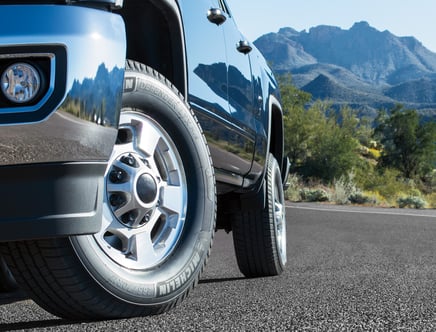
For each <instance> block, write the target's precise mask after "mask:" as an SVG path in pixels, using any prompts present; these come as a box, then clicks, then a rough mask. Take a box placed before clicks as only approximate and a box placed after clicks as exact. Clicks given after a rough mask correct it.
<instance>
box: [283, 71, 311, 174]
mask: <svg viewBox="0 0 436 332" xmlns="http://www.w3.org/2000/svg"><path fill="white" fill-rule="evenodd" d="M279 85H280V93H281V97H282V105H283V110H284V130H285V154H286V155H287V156H288V157H289V161H290V162H291V171H293V172H295V171H297V169H298V167H299V166H300V165H301V163H302V162H303V161H304V160H305V159H306V155H307V146H308V140H309V139H310V136H311V130H310V126H311V123H310V120H309V117H310V116H308V114H307V111H306V109H305V105H306V104H307V103H308V102H309V101H310V100H311V98H312V97H311V95H310V94H309V93H307V92H304V91H301V90H299V89H297V88H296V87H295V86H294V85H293V84H292V79H291V76H290V75H289V74H288V75H284V76H280V77H279Z"/></svg>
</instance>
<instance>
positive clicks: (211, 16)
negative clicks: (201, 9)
mask: <svg viewBox="0 0 436 332" xmlns="http://www.w3.org/2000/svg"><path fill="white" fill-rule="evenodd" d="M207 19H208V20H209V21H210V22H212V23H215V24H216V25H221V24H223V23H224V22H225V21H226V19H227V18H226V16H225V15H224V13H223V11H222V10H221V9H219V8H211V9H209V10H208V11H207Z"/></svg>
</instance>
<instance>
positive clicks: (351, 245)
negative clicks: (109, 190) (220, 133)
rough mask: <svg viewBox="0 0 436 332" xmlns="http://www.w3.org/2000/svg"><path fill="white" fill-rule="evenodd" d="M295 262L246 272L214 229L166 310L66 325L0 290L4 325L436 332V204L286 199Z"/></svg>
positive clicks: (228, 240)
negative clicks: (184, 287)
mask: <svg viewBox="0 0 436 332" xmlns="http://www.w3.org/2000/svg"><path fill="white" fill-rule="evenodd" d="M288 205H289V206H288V208H287V220H288V266H287V268H286V270H285V272H284V273H283V274H282V275H281V276H278V277H273V278H258V279H245V278H243V276H242V275H241V274H240V272H239V270H238V267H237V264H236V260H235V255H234V251H233V244H232V237H231V234H229V235H228V234H225V233H224V232H222V231H220V232H218V233H217V234H216V238H215V244H214V248H213V253H212V257H211V259H210V262H209V264H208V266H207V268H206V271H205V273H204V275H203V277H202V279H201V282H200V284H199V285H198V287H197V288H196V289H195V290H194V291H193V292H192V293H191V295H190V296H189V298H188V299H187V300H186V301H184V302H183V303H182V304H181V305H179V306H178V307H177V308H175V309H174V310H172V311H170V312H168V313H166V314H162V315H159V316H152V317H142V318H134V319H124V320H113V321H103V322H69V321H65V320H62V319H59V318H57V317H55V316H52V315H50V314H48V313H46V312H45V311H44V310H42V309H40V308H39V307H38V306H36V305H35V304H34V303H33V302H32V301H31V300H29V299H27V297H26V296H25V295H24V294H22V293H20V292H17V293H14V294H3V295H0V330H1V331H4V330H7V331H9V330H11V331H19V330H35V331H293V330H294V331H369V330H370V331H377V330H378V331H426V330H427V331H434V330H436V211H435V210H425V211H423V210H394V209H369V208H350V207H337V206H326V205H315V204H291V203H289V204H288Z"/></svg>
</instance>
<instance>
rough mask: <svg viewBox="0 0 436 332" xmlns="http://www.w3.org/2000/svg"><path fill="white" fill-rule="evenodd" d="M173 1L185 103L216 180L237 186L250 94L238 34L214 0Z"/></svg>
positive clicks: (250, 138) (245, 166) (245, 165)
mask: <svg viewBox="0 0 436 332" xmlns="http://www.w3.org/2000/svg"><path fill="white" fill-rule="evenodd" d="M179 4H180V7H181V10H182V15H183V24H184V29H185V41H186V53H187V62H188V63H187V66H188V92H189V93H188V95H189V102H190V105H191V107H192V108H193V110H194V111H195V112H196V114H197V117H198V119H199V121H200V124H201V126H202V128H203V130H204V132H205V135H206V138H207V139H208V143H209V147H210V150H211V154H212V158H213V161H214V166H215V170H216V176H217V181H220V180H222V181H223V182H226V183H231V184H234V185H237V186H240V185H242V181H243V176H244V175H245V174H247V173H248V172H249V170H250V168H251V162H252V158H253V147H254V144H253V143H254V134H253V132H252V131H251V130H250V124H251V120H250V117H249V116H248V115H247V111H246V110H247V109H248V108H249V106H248V105H249V101H248V98H250V97H249V95H250V93H251V94H252V91H251V90H252V88H251V77H250V73H249V58H248V56H246V55H245V54H243V53H239V52H238V51H237V50H236V47H237V46H236V42H235V40H236V41H238V40H239V39H240V36H239V35H238V33H237V31H236V25H235V23H234V22H233V19H232V17H231V16H230V15H229V12H228V10H227V7H226V6H225V4H223V3H222V2H221V1H220V0H197V1H191V0H183V1H180V2H179ZM227 34H228V35H229V36H227ZM230 45H232V46H231V47H230Z"/></svg>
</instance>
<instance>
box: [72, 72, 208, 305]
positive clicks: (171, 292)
mask: <svg viewBox="0 0 436 332" xmlns="http://www.w3.org/2000/svg"><path fill="white" fill-rule="evenodd" d="M125 77H126V78H125V81H126V82H129V89H125V93H124V95H123V108H124V109H130V110H131V111H135V112H141V113H143V114H144V115H145V116H149V117H151V118H153V119H154V120H155V121H156V122H158V123H159V124H160V126H161V127H162V128H164V130H166V131H167V133H168V134H169V135H170V137H172V138H173V142H174V144H175V146H176V148H177V150H178V153H179V154H180V156H181V158H182V163H183V166H184V169H185V173H186V178H187V192H188V203H187V211H186V221H185V225H184V229H183V231H182V234H181V236H180V239H179V240H178V243H177V245H176V248H175V249H174V250H173V252H172V253H171V255H170V256H169V257H167V258H166V260H165V261H163V262H162V263H161V264H160V265H159V266H157V267H155V268H153V269H150V270H147V271H134V270H129V269H126V268H123V267H122V266H121V265H118V264H117V263H116V262H114V261H113V260H112V259H110V258H109V257H108V256H107V255H106V254H105V253H104V251H103V250H102V249H101V248H100V247H99V245H98V243H97V242H96V240H95V239H94V237H93V236H92V235H89V236H77V237H72V238H71V242H72V244H73V247H74V249H75V251H76V253H77V255H78V257H79V259H80V260H81V262H82V264H83V266H84V267H85V268H86V270H88V273H89V274H90V275H91V276H92V277H93V279H94V280H95V281H96V282H97V283H98V284H99V285H100V286H101V287H103V288H104V289H105V290H106V291H107V292H109V293H111V294H112V295H113V296H115V297H118V298H119V299H121V300H122V301H126V302H131V303H133V304H140V305H147V304H156V303H165V302H168V301H172V300H174V298H175V297H178V296H180V295H182V294H184V293H185V291H186V289H187V288H190V287H192V286H193V284H194V283H195V282H196V281H197V279H198V276H199V273H200V272H201V270H202V268H203V265H204V263H205V260H206V259H207V256H208V254H209V250H210V246H211V240H212V236H213V232H214V227H215V209H216V208H215V206H216V202H215V200H216V198H215V197H216V196H215V183H214V175H213V168H212V166H211V161H210V154H209V151H208V148H207V144H206V141H205V139H204V136H203V134H202V132H201V130H200V128H199V126H198V123H197V121H196V120H195V117H194V115H193V113H192V111H191V110H190V109H189V107H188V106H187V104H186V103H185V102H184V101H183V100H182V99H181V98H180V96H179V95H178V93H177V92H176V91H175V90H174V88H172V87H171V86H170V85H169V84H167V83H165V81H163V80H162V79H157V78H156V77H155V76H153V75H151V74H149V73H144V72H140V73H138V72H137V71H135V70H127V71H126V75H125ZM126 90H127V91H126ZM106 208H107V207H106Z"/></svg>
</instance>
